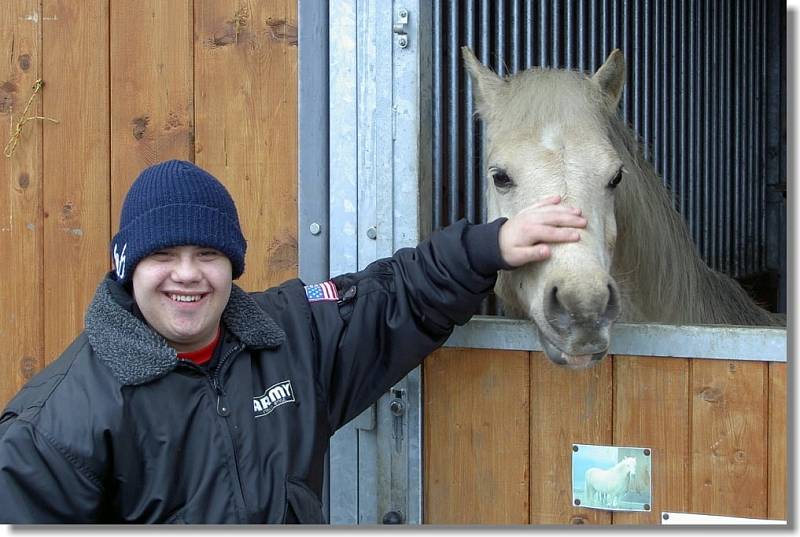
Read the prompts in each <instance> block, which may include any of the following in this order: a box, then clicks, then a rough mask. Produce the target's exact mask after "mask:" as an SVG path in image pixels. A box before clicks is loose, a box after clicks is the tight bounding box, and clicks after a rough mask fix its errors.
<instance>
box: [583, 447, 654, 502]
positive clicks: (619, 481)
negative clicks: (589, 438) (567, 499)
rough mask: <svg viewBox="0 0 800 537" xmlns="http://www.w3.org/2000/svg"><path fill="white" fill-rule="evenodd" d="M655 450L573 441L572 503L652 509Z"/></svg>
mask: <svg viewBox="0 0 800 537" xmlns="http://www.w3.org/2000/svg"><path fill="white" fill-rule="evenodd" d="M650 459H651V450H650V449H649V448H639V447H616V446H595V445H589V444H573V445H572V503H573V505H575V506H578V507H586V508H590V509H606V510H610V511H650V510H651V509H652V499H651V497H652V494H651V486H650V476H651V474H652V466H651V464H650Z"/></svg>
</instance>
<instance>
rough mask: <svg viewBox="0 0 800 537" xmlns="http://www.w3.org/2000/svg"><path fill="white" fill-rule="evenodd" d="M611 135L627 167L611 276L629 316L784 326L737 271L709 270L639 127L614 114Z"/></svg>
mask: <svg viewBox="0 0 800 537" xmlns="http://www.w3.org/2000/svg"><path fill="white" fill-rule="evenodd" d="M606 124H607V127H608V130H609V132H610V135H611V141H612V144H613V145H614V147H615V149H616V150H617V152H618V153H619V155H620V158H622V160H623V162H624V168H625V170H626V172H627V173H625V175H624V179H623V181H622V183H621V184H620V186H619V187H617V194H616V195H617V198H616V200H615V216H616V220H617V244H616V247H615V251H614V266H613V267H612V273H613V274H612V275H613V276H614V278H615V279H616V281H617V284H618V286H619V288H620V291H621V293H622V294H623V298H624V302H623V313H622V316H623V318H624V319H625V320H626V321H648V322H660V323H669V324H734V325H780V324H782V323H781V322H780V316H777V315H774V314H771V313H769V312H768V311H766V310H764V309H763V308H761V307H759V306H758V305H757V304H756V303H755V302H754V301H753V300H752V299H751V298H750V297H749V296H748V295H747V293H746V292H745V291H744V289H742V287H741V286H740V285H739V284H738V283H737V282H736V281H735V280H733V279H732V278H730V277H728V276H726V275H724V274H721V273H719V272H716V271H715V270H713V269H711V268H710V267H709V266H708V265H706V263H705V262H704V261H703V259H702V258H701V257H700V254H699V252H698V250H697V247H696V245H695V243H694V241H693V240H692V238H691V235H690V234H689V230H688V228H687V226H686V222H685V221H684V219H683V218H682V217H681V215H680V214H679V213H678V212H677V211H676V210H675V209H674V208H673V207H672V204H671V200H670V194H669V191H668V190H667V189H666V188H665V187H664V185H663V184H662V183H661V180H660V178H659V177H658V174H657V173H656V171H655V169H654V168H653V166H652V165H651V164H650V162H648V161H647V160H646V159H645V158H644V156H643V154H642V151H641V147H640V145H639V143H638V141H637V140H636V138H635V135H634V133H633V130H632V129H631V128H629V127H628V126H627V125H626V124H625V123H624V122H623V121H622V120H621V119H620V118H619V117H618V116H617V115H616V114H615V113H612V114H609V115H608V120H607V123H606Z"/></svg>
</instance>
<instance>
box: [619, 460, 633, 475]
mask: <svg viewBox="0 0 800 537" xmlns="http://www.w3.org/2000/svg"><path fill="white" fill-rule="evenodd" d="M622 462H623V463H624V466H625V470H626V472H627V473H628V475H630V476H635V475H636V457H625V458H624V459H622Z"/></svg>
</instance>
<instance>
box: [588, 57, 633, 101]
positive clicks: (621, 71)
mask: <svg viewBox="0 0 800 537" xmlns="http://www.w3.org/2000/svg"><path fill="white" fill-rule="evenodd" d="M592 80H593V81H594V82H595V83H596V84H597V85H598V86H600V89H601V90H602V91H603V93H605V94H606V95H608V97H609V98H610V99H611V103H612V104H613V107H614V108H616V107H617V105H618V104H619V99H620V97H622V85H623V84H624V83H625V57H624V56H623V55H622V51H621V50H619V49H618V48H615V49H614V50H612V51H611V54H609V55H608V58H606V62H605V63H604V64H603V65H601V66H600V69H598V70H597V72H596V73H595V74H594V76H592Z"/></svg>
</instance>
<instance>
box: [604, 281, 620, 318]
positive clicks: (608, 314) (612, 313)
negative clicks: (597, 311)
mask: <svg viewBox="0 0 800 537" xmlns="http://www.w3.org/2000/svg"><path fill="white" fill-rule="evenodd" d="M607 287H608V304H607V305H606V311H605V312H603V318H604V319H606V320H607V321H614V320H616V318H617V316H619V310H620V307H619V292H618V291H617V288H616V286H614V285H612V284H610V283H609V284H608V285H607Z"/></svg>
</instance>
